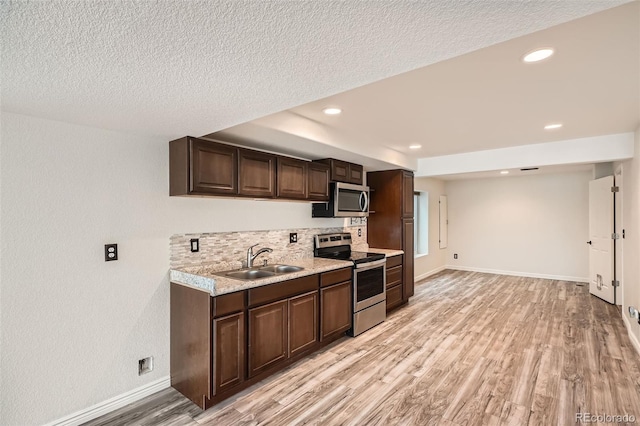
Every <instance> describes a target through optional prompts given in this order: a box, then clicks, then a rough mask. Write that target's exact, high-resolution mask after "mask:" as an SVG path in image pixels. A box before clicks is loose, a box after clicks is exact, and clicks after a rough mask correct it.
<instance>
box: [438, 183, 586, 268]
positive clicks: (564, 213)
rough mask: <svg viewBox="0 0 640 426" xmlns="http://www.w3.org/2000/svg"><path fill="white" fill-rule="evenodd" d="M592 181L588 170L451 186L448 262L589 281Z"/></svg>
mask: <svg viewBox="0 0 640 426" xmlns="http://www.w3.org/2000/svg"><path fill="white" fill-rule="evenodd" d="M591 177H592V174H591V172H580V173H566V174H536V175H530V176H513V177H511V176H501V177H496V178H487V179H466V180H453V181H447V182H446V185H445V190H446V194H447V197H448V207H449V247H448V253H449V256H448V259H449V260H448V265H449V266H450V267H452V268H459V269H464V270H474V271H482V272H494V273H503V274H513V275H523V276H533V277H546V278H556V279H565V280H575V281H587V278H588V273H589V263H588V248H587V247H588V246H587V245H586V244H585V242H586V241H587V239H588V224H589V217H588V212H589V208H588V205H589V188H588V182H589V180H591ZM454 253H456V254H458V259H457V260H454V259H453V254H454Z"/></svg>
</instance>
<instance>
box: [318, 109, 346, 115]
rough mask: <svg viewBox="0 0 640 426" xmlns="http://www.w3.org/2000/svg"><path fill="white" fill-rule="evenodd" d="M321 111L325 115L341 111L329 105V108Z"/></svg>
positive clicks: (336, 113)
mask: <svg viewBox="0 0 640 426" xmlns="http://www.w3.org/2000/svg"><path fill="white" fill-rule="evenodd" d="M322 112H324V113H325V114H327V115H338V114H340V113H341V112H342V110H341V109H340V108H336V107H329V108H325V109H323V110H322Z"/></svg>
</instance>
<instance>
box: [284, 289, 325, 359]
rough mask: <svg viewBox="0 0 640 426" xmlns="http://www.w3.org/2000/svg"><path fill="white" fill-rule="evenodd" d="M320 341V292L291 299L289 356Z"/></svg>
mask: <svg viewBox="0 0 640 426" xmlns="http://www.w3.org/2000/svg"><path fill="white" fill-rule="evenodd" d="M317 341H318V292H317V291H313V292H311V293H307V294H303V295H301V296H297V297H293V298H291V299H289V356H290V357H292V356H294V355H297V354H298V353H300V352H304V351H305V349H308V348H309V347H311V346H313V345H314V344H315V343H316V342H317Z"/></svg>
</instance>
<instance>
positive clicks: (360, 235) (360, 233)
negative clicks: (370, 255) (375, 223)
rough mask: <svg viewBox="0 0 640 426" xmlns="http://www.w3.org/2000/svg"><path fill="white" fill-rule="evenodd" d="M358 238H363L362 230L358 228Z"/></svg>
mask: <svg viewBox="0 0 640 426" xmlns="http://www.w3.org/2000/svg"><path fill="white" fill-rule="evenodd" d="M358 237H362V229H360V228H358Z"/></svg>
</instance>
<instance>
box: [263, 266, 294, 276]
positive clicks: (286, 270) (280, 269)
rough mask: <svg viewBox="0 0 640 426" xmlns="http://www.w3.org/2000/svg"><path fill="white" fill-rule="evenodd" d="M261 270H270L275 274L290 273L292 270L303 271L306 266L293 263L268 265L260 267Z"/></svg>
mask: <svg viewBox="0 0 640 426" xmlns="http://www.w3.org/2000/svg"><path fill="white" fill-rule="evenodd" d="M259 269H260V270H261V271H269V272H273V273H274V274H288V273H291V272H298V271H302V270H303V269H304V268H302V267H300V266H293V265H268V266H263V267H261V268H259Z"/></svg>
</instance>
